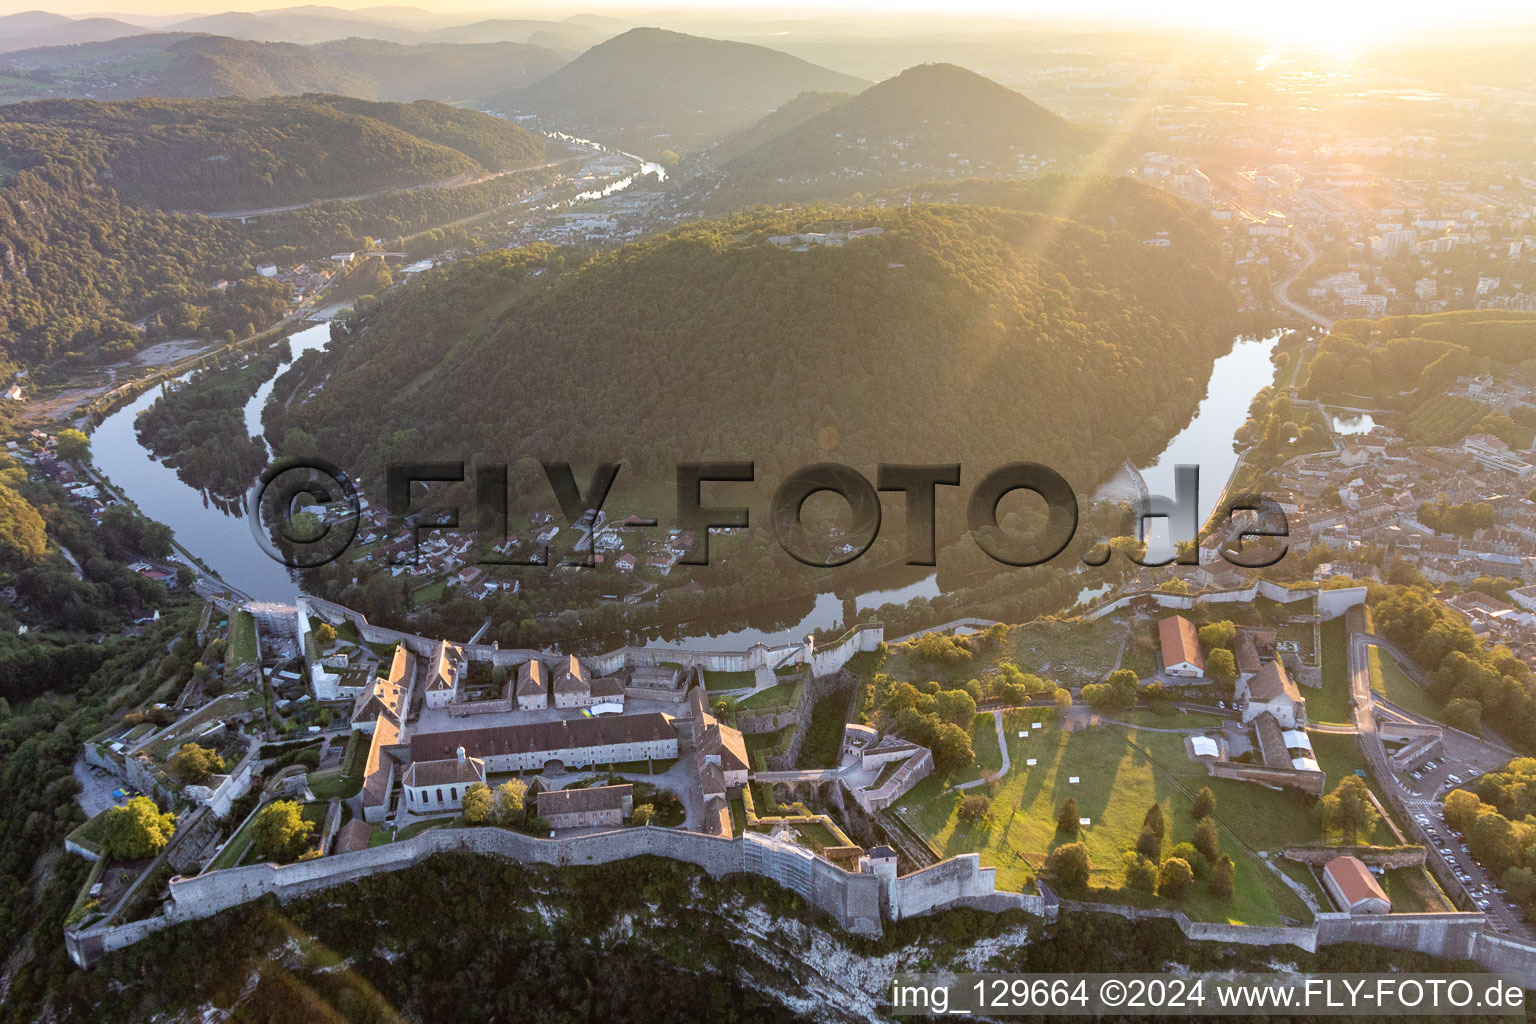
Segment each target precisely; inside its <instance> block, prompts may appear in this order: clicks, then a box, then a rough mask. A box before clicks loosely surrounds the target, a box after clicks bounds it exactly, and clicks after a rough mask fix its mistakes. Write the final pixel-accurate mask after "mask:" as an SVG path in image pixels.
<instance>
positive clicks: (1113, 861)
mask: <svg viewBox="0 0 1536 1024" xmlns="http://www.w3.org/2000/svg"><path fill="white" fill-rule="evenodd" d="M1043 714H1045V713H1044V712H1040V713H1035V712H1017V713H1014V714H1011V715H1009V716H1007V717H1006V719H1005V735H1006V737H1007V742H1008V747H1009V755H1010V757H1011V758H1012V759H1013V762H1014V768H1013V770H1011V771H1010V772H1009V773H1008V775H1006V776H1004V777H1003V778H1002V779H1001V780H999V783H998V785H997V790H996V793H995V795H994V797H993V802H992V812H991V818H990V821H984V822H979V823H975V824H968V823H965V822H962V821H960V820H959V818H958V816H957V815H956V810H957V808H958V806H959V803H960V799H961V797H962V796H963V795H965V794H964V793H961V792H956V791H954V790H952V789H946V788H945V786H944V784H943V782H942V781H941V780H939V779H937V778H934V777H930V778H928V779H925V780H923V781H922V782H921V783H919V784H918V786H917V787H916V788H914V789H913V791H912V792H911V793H909V794H907V796H906V797H905V798H904V799H903V800H902V801H900V806H904V807H906V808H907V813H905V814H904V815H903V817H904V818H905V820H906V821H907V822H908V823H909V824H910V825H912V827H913V828H914V829H916V830H917V832H918V833H919V834H920V835H922V836H923V837H925V838H926V839H928V840H929V842H930V843H931V844H932V845H933V846H934V847H935V848H936V849H937V850H938V851H939V853H940V854H941V855H943V856H950V855H953V854H958V853H967V852H978V853H980V854H981V859H982V863H983V864H985V865H990V866H993V867H996V868H997V884H998V888H1000V889H1009V890H1013V891H1019V890H1020V889H1021V888H1023V887H1024V886H1025V885H1026V884H1027V883H1028V882H1029V880H1030V879H1031V878H1032V876H1033V874H1034V873H1035V871H1036V870H1038V869H1039V868H1040V867H1041V866H1043V864H1044V862H1045V857H1046V855H1047V854H1048V853H1049V852H1050V851H1051V850H1052V849H1054V848H1055V847H1057V846H1059V845H1061V844H1062V843H1066V842H1072V841H1074V837H1072V836H1068V835H1065V834H1063V833H1060V832H1058V831H1057V829H1056V816H1057V810H1058V808H1059V807H1060V806H1061V803H1062V802H1063V801H1064V800H1065V799H1066V798H1067V797H1068V796H1071V797H1073V798H1075V799H1076V801H1077V805H1078V813H1079V815H1080V816H1082V817H1086V818H1091V819H1092V824H1091V825H1089V826H1088V827H1087V828H1086V829H1083V830H1081V832H1080V833H1079V835H1078V836H1077V837H1075V838H1076V839H1077V840H1080V841H1081V842H1083V843H1084V844H1085V845H1086V846H1087V847H1088V852H1089V856H1090V858H1091V860H1092V862H1093V866H1094V870H1093V877H1092V880H1091V884H1092V885H1094V886H1095V887H1099V888H1118V886H1119V885H1120V884H1121V882H1122V881H1123V878H1124V862H1123V855H1124V851H1125V850H1127V849H1129V848H1131V847H1133V846H1134V845H1135V842H1136V837H1137V836H1138V835H1139V834H1140V831H1141V821H1142V817H1143V815H1144V814H1145V813H1146V810H1147V807H1148V806H1149V805H1151V804H1152V803H1153V802H1154V801H1156V802H1157V803H1159V804H1161V805H1162V807H1163V813H1164V815H1165V817H1166V820H1167V822H1168V828H1169V836H1168V840H1167V845H1168V846H1172V845H1173V844H1174V843H1177V842H1185V841H1190V840H1192V839H1193V837H1194V830H1195V822H1194V820H1193V819H1192V818H1191V816H1190V806H1191V802H1192V797H1191V794H1192V793H1193V792H1194V791H1196V790H1198V789H1199V787H1200V786H1201V785H1205V784H1206V783H1207V781H1209V782H1217V781H1223V780H1207V779H1206V777H1205V775H1204V771H1203V769H1201V767H1200V766H1199V765H1196V764H1193V763H1192V762H1190V761H1189V760H1188V759H1187V758H1186V757H1185V755H1184V750H1183V740H1182V737H1180V736H1179V735H1177V734H1173V733H1149V732H1145V731H1142V730H1135V729H1125V728H1123V727H1112V726H1100V727H1097V728H1091V729H1083V730H1079V731H1077V732H1072V733H1065V732H1062V731H1061V730H1060V729H1059V728H1057V727H1056V718H1055V716H1054V714H1052V715H1051V717H1050V718H1049V719H1046V720H1043V721H1042V725H1043V728H1041V729H1038V730H1036V729H1034V728H1032V725H1031V719H1033V720H1041V719H1040V718H1039V717H1038V716H1039V715H1043ZM1020 730H1028V731H1029V733H1030V735H1029V738H1027V739H1020V738H1019V737H1018V732H1019V731H1020ZM1031 757H1033V758H1035V759H1036V760H1037V761H1038V764H1037V766H1036V767H1034V768H1029V767H1027V766H1026V764H1025V761H1026V759H1027V758H1031ZM1071 776H1077V777H1078V778H1079V782H1078V783H1076V784H1073V783H1071V782H1069V778H1070V777H1071ZM1232 785H1233V786H1236V785H1238V784H1237V783H1232ZM1212 789H1213V791H1214V790H1216V789H1217V787H1215V786H1212ZM1223 797H1225V799H1223ZM1286 803H1287V799H1286V798H1285V797H1283V796H1282V795H1281V794H1279V793H1276V792H1274V791H1272V790H1267V789H1263V788H1261V787H1257V786H1247V787H1244V788H1243V789H1242V790H1240V791H1227V792H1217V811H1216V816H1217V819H1218V820H1219V821H1220V822H1221V823H1223V824H1225V825H1227V826H1228V828H1229V829H1231V830H1235V831H1236V832H1237V833H1238V834H1240V835H1243V836H1244V838H1245V839H1246V840H1247V841H1248V842H1249V843H1250V844H1251V845H1254V846H1260V845H1261V844H1260V843H1257V842H1254V838H1250V837H1249V836H1248V833H1250V832H1255V831H1256V830H1258V829H1259V826H1263V827H1264V831H1263V834H1262V835H1260V836H1257V837H1255V838H1261V839H1266V840H1274V841H1277V842H1282V843H1284V842H1295V841H1297V840H1298V839H1299V838H1300V837H1299V836H1297V835H1296V834H1294V832H1290V831H1289V829H1282V828H1276V827H1273V825H1272V824H1271V823H1272V822H1273V820H1274V818H1275V814H1276V811H1277V809H1280V808H1283V807H1284V806H1285V805H1286ZM1303 812H1304V809H1302V808H1299V807H1298V808H1297V809H1296V812H1295V813H1293V814H1292V815H1290V818H1291V825H1292V826H1294V825H1295V823H1296V821H1297V820H1305V814H1304V813H1303ZM1315 832H1316V830H1315V828H1314V829H1312V833H1313V834H1315ZM1221 843H1222V848H1223V850H1224V851H1225V852H1226V853H1228V854H1230V855H1231V856H1232V858H1233V861H1234V862H1235V864H1236V867H1237V896H1236V897H1235V898H1234V899H1233V901H1232V902H1231V903H1218V902H1217V901H1216V900H1215V899H1214V898H1213V897H1211V896H1210V895H1209V894H1208V893H1207V892H1206V891H1205V888H1204V886H1203V885H1197V886H1196V891H1195V892H1194V893H1193V894H1192V895H1191V896H1190V897H1188V898H1187V899H1186V901H1185V903H1184V908H1185V910H1186V912H1188V913H1190V914H1191V915H1192V916H1196V917H1200V918H1202V919H1206V920H1234V921H1242V922H1245V923H1249V924H1278V923H1280V921H1281V920H1282V918H1285V917H1289V918H1293V919H1296V920H1306V919H1307V918H1308V917H1309V916H1310V915H1309V914H1308V912H1307V909H1306V906H1305V904H1303V903H1302V902H1301V900H1300V898H1299V897H1297V896H1296V894H1295V893H1294V892H1292V891H1291V890H1290V889H1289V888H1287V887H1286V886H1285V884H1284V883H1283V882H1282V881H1281V880H1280V879H1278V878H1276V877H1274V876H1273V875H1272V874H1271V873H1270V872H1269V871H1268V869H1267V868H1265V867H1264V866H1263V865H1262V864H1261V863H1260V862H1259V861H1258V860H1257V859H1256V858H1255V857H1254V856H1253V855H1252V854H1251V853H1249V852H1248V851H1247V850H1246V849H1244V848H1243V847H1242V846H1241V845H1240V844H1239V843H1238V842H1237V841H1236V840H1235V839H1234V837H1233V835H1232V834H1231V832H1230V831H1223V833H1222V835H1221Z"/></svg>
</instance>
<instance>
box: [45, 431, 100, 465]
mask: <svg viewBox="0 0 1536 1024" xmlns="http://www.w3.org/2000/svg"><path fill="white" fill-rule="evenodd" d="M54 442H55V443H54V448H55V450H56V451H57V452H58V453H59V458H61V459H63V460H65V461H66V462H84V461H86V460H87V459H89V458H90V457H91V439H90V438H89V437H87V436H86V435H85V433H84V432H83V431H79V430H76V429H75V428H74V427H65V428H64V429H63V430H61V431H59V432H58V434H57V435H56V436H55V437H54Z"/></svg>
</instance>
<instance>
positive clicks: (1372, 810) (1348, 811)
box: [1317, 775, 1476, 844]
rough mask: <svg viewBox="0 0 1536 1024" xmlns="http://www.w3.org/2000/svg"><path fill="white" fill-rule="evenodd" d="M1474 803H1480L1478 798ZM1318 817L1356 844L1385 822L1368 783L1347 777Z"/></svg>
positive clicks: (1323, 802) (1323, 804)
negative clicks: (1361, 834) (1363, 836)
mask: <svg viewBox="0 0 1536 1024" xmlns="http://www.w3.org/2000/svg"><path fill="white" fill-rule="evenodd" d="M1474 799H1476V798H1475V797H1474ZM1317 806H1318V813H1319V814H1320V815H1321V816H1322V824H1323V828H1325V829H1337V830H1338V831H1339V832H1341V833H1343V834H1344V835H1345V836H1347V837H1348V838H1349V842H1350V843H1351V844H1353V843H1354V842H1355V841H1356V840H1357V839H1358V837H1359V835H1360V833H1362V832H1367V833H1368V832H1370V831H1371V830H1372V829H1373V828H1375V827H1376V823H1377V822H1378V821H1380V820H1381V814H1380V813H1379V812H1378V811H1377V810H1376V805H1375V804H1373V803H1372V802H1371V792H1370V790H1369V789H1367V788H1366V785H1365V780H1364V779H1362V778H1360V776H1358V775H1346V776H1344V778H1342V779H1340V780H1339V784H1338V785H1337V786H1335V787H1333V792H1332V793H1329V794H1328V795H1327V796H1325V797H1323V798H1322V799H1321V800H1319V801H1318V805H1317Z"/></svg>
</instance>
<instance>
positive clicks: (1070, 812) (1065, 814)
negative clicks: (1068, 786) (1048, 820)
mask: <svg viewBox="0 0 1536 1024" xmlns="http://www.w3.org/2000/svg"><path fill="white" fill-rule="evenodd" d="M1079 817H1081V815H1079V814H1078V813H1077V798H1076V797H1072V796H1069V797H1067V798H1066V799H1065V800H1063V801H1062V804H1061V810H1059V811H1057V812H1056V831H1058V832H1065V833H1066V834H1067V835H1069V836H1075V835H1077V830H1078V828H1079V825H1078V818H1079Z"/></svg>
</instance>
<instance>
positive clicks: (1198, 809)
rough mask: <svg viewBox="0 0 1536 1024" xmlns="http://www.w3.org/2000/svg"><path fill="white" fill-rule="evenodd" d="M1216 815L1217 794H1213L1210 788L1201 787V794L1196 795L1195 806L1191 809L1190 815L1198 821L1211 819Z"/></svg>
mask: <svg viewBox="0 0 1536 1024" xmlns="http://www.w3.org/2000/svg"><path fill="white" fill-rule="evenodd" d="M1215 813H1216V794H1215V793H1212V792H1211V787H1210V786H1201V787H1200V792H1198V793H1196V794H1195V805H1194V806H1193V807H1191V808H1190V814H1192V815H1194V818H1195V820H1196V821H1199V820H1200V819H1201V818H1209V817H1210V816H1211V815H1213V814H1215Z"/></svg>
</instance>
